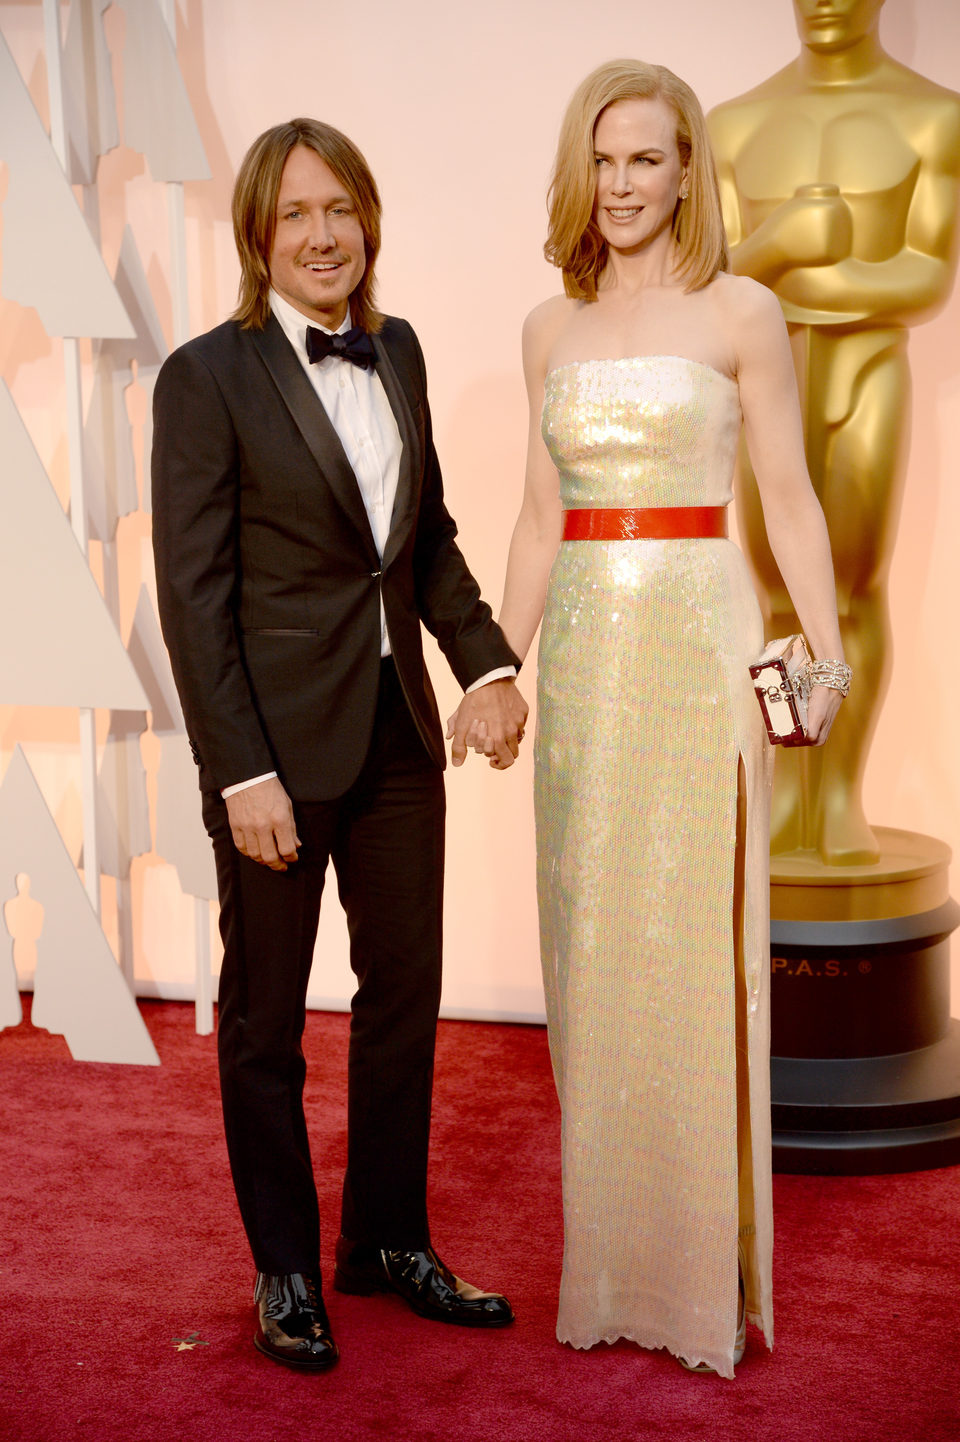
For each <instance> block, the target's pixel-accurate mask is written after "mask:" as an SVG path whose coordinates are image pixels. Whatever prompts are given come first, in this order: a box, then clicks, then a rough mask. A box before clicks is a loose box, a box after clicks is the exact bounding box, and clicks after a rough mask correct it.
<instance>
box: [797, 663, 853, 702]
mask: <svg viewBox="0 0 960 1442" xmlns="http://www.w3.org/2000/svg"><path fill="white" fill-rule="evenodd" d="M807 679H808V681H809V684H810V685H811V686H829V687H830V689H831V691H839V692H840V695H841V696H846V694H847V692H848V691H849V690H850V682H851V680H852V679H853V672H852V671H851V669H850V667H849V666H848V665H847V663H846V661H814V662H813V663H812V665H811V666H810V668H809V670H808V671H807Z"/></svg>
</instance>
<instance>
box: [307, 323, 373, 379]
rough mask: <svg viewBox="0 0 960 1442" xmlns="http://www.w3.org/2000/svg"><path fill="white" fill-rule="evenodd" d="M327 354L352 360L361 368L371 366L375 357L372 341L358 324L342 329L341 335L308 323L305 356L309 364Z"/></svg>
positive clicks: (324, 358)
mask: <svg viewBox="0 0 960 1442" xmlns="http://www.w3.org/2000/svg"><path fill="white" fill-rule="evenodd" d="M328 355H334V356H337V357H338V358H339V359H340V360H348V361H353V364H354V365H355V366H360V367H361V368H362V369H363V370H367V368H368V367H370V366H372V365H373V363H374V361H375V360H376V358H377V353H376V351H375V350H374V348H373V341H372V340H371V339H370V337H369V336H368V335H367V332H366V331H365V330H361V329H360V327H359V326H358V325H355V326H354V327H353V329H352V330H348V331H344V333H343V335H327V332H326V331H325V330H317V329H316V327H315V326H312V325H308V326H307V358H308V360H309V361H310V364H311V365H315V364H316V362H317V361H322V360H326V358H327V356H328Z"/></svg>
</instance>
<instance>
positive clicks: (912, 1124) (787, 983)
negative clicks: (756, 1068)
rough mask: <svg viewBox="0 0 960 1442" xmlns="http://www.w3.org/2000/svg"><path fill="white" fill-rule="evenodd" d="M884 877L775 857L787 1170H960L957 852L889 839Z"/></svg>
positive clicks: (809, 859)
mask: <svg viewBox="0 0 960 1442" xmlns="http://www.w3.org/2000/svg"><path fill="white" fill-rule="evenodd" d="M876 834H877V837H878V840H879V841H880V846H881V855H880V860H879V862H877V863H876V864H875V865H873V866H825V865H823V863H822V862H821V861H820V860H819V858H818V857H817V856H816V854H815V853H813V852H799V851H797V852H789V853H783V854H780V855H777V856H774V857H772V858H771V888H770V900H771V908H770V909H771V923H770V940H771V948H770V952H771V969H772V976H771V988H772V994H771V1005H772V1014H771V1053H772V1056H771V1089H772V1103H773V1166H774V1170H775V1171H779V1172H807V1173H815V1174H841V1175H864V1174H869V1173H882V1172H903V1171H918V1170H923V1169H925V1168H928V1167H941V1166H947V1165H952V1164H954V1163H960V1021H951V1018H950V934H951V932H952V931H953V930H954V928H955V927H956V925H957V923H958V922H960V907H958V906H957V904H956V902H954V901H952V900H951V898H950V895H949V889H948V879H947V868H948V866H949V863H950V848H949V847H948V846H945V845H944V843H943V842H941V841H936V840H934V839H933V838H932V837H929V836H920V835H917V834H916V833H914V832H908V831H893V830H889V829H885V828H882V827H881V828H877V833H876Z"/></svg>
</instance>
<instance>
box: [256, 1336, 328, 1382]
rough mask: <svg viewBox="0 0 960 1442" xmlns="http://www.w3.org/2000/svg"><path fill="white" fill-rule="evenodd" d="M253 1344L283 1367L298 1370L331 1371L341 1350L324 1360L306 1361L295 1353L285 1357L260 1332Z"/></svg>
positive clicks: (263, 1354) (265, 1355)
mask: <svg viewBox="0 0 960 1442" xmlns="http://www.w3.org/2000/svg"><path fill="white" fill-rule="evenodd" d="M253 1345H254V1346H255V1347H256V1349H257V1351H258V1352H259V1353H260V1354H261V1355H262V1356H264V1357H269V1358H270V1361H271V1362H279V1363H280V1365H281V1366H282V1367H292V1368H293V1369H294V1371H296V1372H329V1370H330V1368H331V1367H335V1366H336V1365H337V1363H338V1362H339V1360H340V1353H339V1352H334V1353H333V1354H332V1355H331V1356H330V1357H328V1358H325V1359H324V1360H323V1361H322V1362H318V1361H312V1362H304V1361H301V1360H300V1359H299V1358H297V1357H296V1356H293V1355H291V1356H289V1357H284V1356H283V1355H282V1354H281V1353H280V1352H275V1351H274V1350H273V1348H272V1347H268V1346H267V1345H266V1343H265V1342H264V1341H263V1340H262V1338H261V1337H260V1333H259V1332H254V1334H253Z"/></svg>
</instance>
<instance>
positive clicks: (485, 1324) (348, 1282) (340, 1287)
mask: <svg viewBox="0 0 960 1442" xmlns="http://www.w3.org/2000/svg"><path fill="white" fill-rule="evenodd" d="M333 1290H334V1291H335V1292H343V1293H345V1295H347V1296H348V1297H371V1296H373V1295H374V1293H380V1292H385V1293H389V1294H391V1295H392V1296H394V1297H399V1299H400V1301H401V1302H403V1303H404V1305H405V1306H407V1307H409V1308H410V1310H411V1312H414V1313H415V1314H416V1315H417V1316H418V1317H423V1318H424V1319H425V1320H426V1321H428V1322H447V1323H448V1324H450V1325H452V1326H454V1327H482V1328H484V1329H485V1330H486V1331H488V1332H492V1331H495V1330H496V1329H497V1328H498V1327H509V1326H510V1324H511V1322H512V1321H513V1320H514V1319H513V1316H512V1315H511V1316H509V1317H498V1318H496V1319H495V1320H494V1321H489V1320H488V1319H487V1318H486V1317H475V1316H471V1315H470V1314H469V1312H462V1313H460V1314H457V1313H455V1312H442V1311H434V1310H433V1309H432V1308H430V1307H418V1306H417V1304H416V1302H414V1301H411V1299H410V1298H409V1297H405V1296H404V1295H403V1293H402V1292H401V1291H398V1289H397V1288H396V1287H395V1286H393V1284H392V1283H391V1282H389V1281H388V1280H387V1278H386V1277H357V1276H356V1275H353V1276H350V1275H349V1274H347V1273H345V1272H341V1271H339V1270H338V1271H335V1272H334V1274H333Z"/></svg>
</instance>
